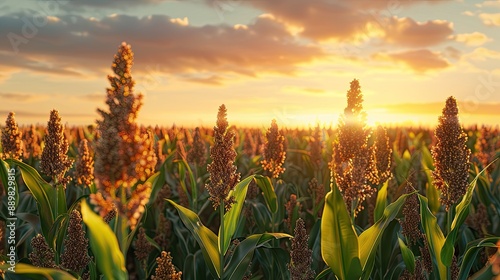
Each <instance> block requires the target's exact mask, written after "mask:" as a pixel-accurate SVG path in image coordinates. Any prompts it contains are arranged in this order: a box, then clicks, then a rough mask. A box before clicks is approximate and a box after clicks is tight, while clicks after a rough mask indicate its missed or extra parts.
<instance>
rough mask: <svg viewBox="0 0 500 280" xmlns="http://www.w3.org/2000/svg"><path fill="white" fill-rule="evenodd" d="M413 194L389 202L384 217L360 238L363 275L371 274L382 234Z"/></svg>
mask: <svg viewBox="0 0 500 280" xmlns="http://www.w3.org/2000/svg"><path fill="white" fill-rule="evenodd" d="M412 194H413V193H411V194H404V195H402V196H400V197H399V198H398V200H396V201H395V202H393V203H391V204H389V206H387V207H386V208H385V210H384V214H383V215H382V218H380V219H379V220H378V221H377V222H376V223H375V224H374V225H372V226H371V227H369V228H368V229H367V230H365V231H364V232H363V233H361V235H360V236H359V238H358V242H359V244H360V250H359V258H360V261H361V266H362V268H363V275H365V276H366V277H368V276H370V274H371V270H372V269H373V263H374V260H375V254H376V252H377V247H378V244H379V243H380V240H381V239H382V234H383V233H384V230H385V229H386V228H387V226H388V225H389V223H390V222H391V221H392V220H394V218H396V216H397V214H398V213H399V210H400V209H401V207H403V205H404V203H405V200H406V198H407V197H408V196H409V195H412Z"/></svg>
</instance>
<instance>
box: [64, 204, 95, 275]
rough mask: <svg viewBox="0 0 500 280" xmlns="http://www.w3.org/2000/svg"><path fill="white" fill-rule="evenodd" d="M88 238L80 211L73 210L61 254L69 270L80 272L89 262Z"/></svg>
mask: <svg viewBox="0 0 500 280" xmlns="http://www.w3.org/2000/svg"><path fill="white" fill-rule="evenodd" d="M88 244H89V241H88V239H86V238H85V231H83V226H82V216H81V214H80V212H78V211H76V210H73V211H72V212H71V214H70V219H69V226H68V230H67V235H66V239H64V252H63V253H62V254H61V265H62V266H63V267H65V268H67V269H69V270H72V271H75V272H79V271H81V270H82V269H84V268H85V267H87V265H88V264H89V262H90V260H91V258H90V256H89V254H88Z"/></svg>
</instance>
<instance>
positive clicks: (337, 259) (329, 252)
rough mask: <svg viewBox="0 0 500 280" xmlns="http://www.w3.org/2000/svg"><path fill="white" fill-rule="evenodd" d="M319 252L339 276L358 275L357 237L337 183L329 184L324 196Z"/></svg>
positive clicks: (349, 277)
mask: <svg viewBox="0 0 500 280" xmlns="http://www.w3.org/2000/svg"><path fill="white" fill-rule="evenodd" d="M321 255H322V256H323V260H324V261H325V263H326V264H327V265H328V266H330V268H331V269H332V271H333V273H334V274H335V275H336V276H337V277H338V278H339V279H341V280H344V279H359V278H360V277H361V272H362V270H361V262H360V260H359V247H358V236H357V235H356V232H355V231H354V228H353V227H352V224H351V217H350V216H349V213H348V212H347V209H346V206H345V203H344V200H343V199H342V195H341V194H340V191H339V189H338V188H337V187H336V186H332V190H331V191H330V192H328V194H327V195H326V198H325V208H324V210H323V217H322V219H321Z"/></svg>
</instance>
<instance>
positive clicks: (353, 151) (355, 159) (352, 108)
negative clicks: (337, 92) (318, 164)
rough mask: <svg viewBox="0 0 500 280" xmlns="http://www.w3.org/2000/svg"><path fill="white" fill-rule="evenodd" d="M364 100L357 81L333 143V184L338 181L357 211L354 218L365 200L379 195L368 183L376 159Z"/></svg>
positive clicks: (349, 205) (350, 208)
mask: <svg viewBox="0 0 500 280" xmlns="http://www.w3.org/2000/svg"><path fill="white" fill-rule="evenodd" d="M362 101H363V96H362V95H361V89H360V86H359V82H358V81H357V80H353V81H352V82H351V88H350V89H349V91H348V92H347V107H346V108H345V110H344V115H343V116H341V118H340V120H339V125H338V141H337V142H335V143H334V144H333V157H332V162H331V164H330V168H331V177H332V185H333V180H335V182H336V183H337V186H338V188H339V189H340V191H341V192H342V195H343V198H344V201H345V203H346V206H347V209H348V211H349V212H352V210H354V213H353V214H354V215H357V213H358V212H359V211H361V210H362V209H363V206H362V203H363V201H364V200H366V199H367V198H368V197H370V196H371V195H372V194H373V193H374V192H375V190H374V189H373V188H371V187H370V185H369V184H368V177H369V176H368V174H369V172H370V170H371V168H372V166H373V162H372V161H373V158H372V157H371V156H370V155H371V154H372V150H371V149H370V147H368V137H369V136H370V130H369V129H368V128H367V127H366V121H365V114H364V112H363V111H362V109H363V105H362Z"/></svg>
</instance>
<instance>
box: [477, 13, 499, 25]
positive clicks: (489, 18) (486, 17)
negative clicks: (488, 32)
mask: <svg viewBox="0 0 500 280" xmlns="http://www.w3.org/2000/svg"><path fill="white" fill-rule="evenodd" d="M479 18H480V19H481V20H482V21H483V23H484V24H485V25H487V26H500V13H496V14H487V13H482V14H479Z"/></svg>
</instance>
